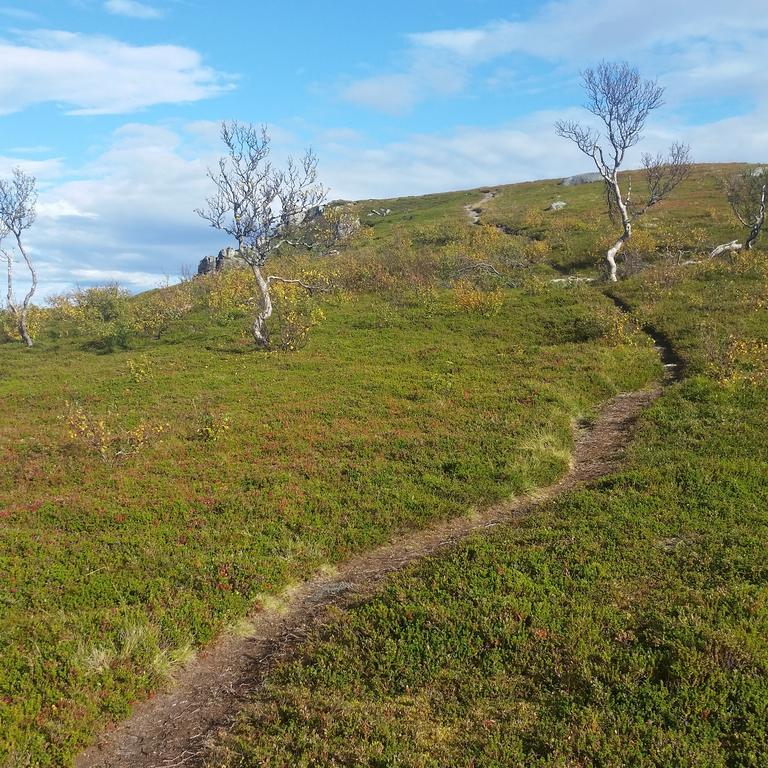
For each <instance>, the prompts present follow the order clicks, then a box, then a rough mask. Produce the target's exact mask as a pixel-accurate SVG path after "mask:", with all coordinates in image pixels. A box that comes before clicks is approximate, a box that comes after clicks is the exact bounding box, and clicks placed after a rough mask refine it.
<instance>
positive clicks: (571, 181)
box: [560, 173, 603, 187]
mask: <svg viewBox="0 0 768 768" xmlns="http://www.w3.org/2000/svg"><path fill="white" fill-rule="evenodd" d="M602 178H603V177H602V176H601V175H600V174H599V173H579V174H577V175H576V176H566V178H564V179H563V180H562V181H561V182H560V184H561V186H563V187H578V186H579V185H580V184H592V183H593V182H595V181H601V180H602Z"/></svg>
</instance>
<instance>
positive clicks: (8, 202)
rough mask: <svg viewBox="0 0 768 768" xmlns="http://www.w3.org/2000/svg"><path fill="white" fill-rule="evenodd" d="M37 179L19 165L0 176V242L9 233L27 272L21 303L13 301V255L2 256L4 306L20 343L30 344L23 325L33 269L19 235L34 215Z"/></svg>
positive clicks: (34, 287)
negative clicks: (6, 175)
mask: <svg viewBox="0 0 768 768" xmlns="http://www.w3.org/2000/svg"><path fill="white" fill-rule="evenodd" d="M36 206H37V182H36V180H35V177H34V176H29V175H27V174H26V173H24V171H22V170H21V169H20V168H15V169H14V171H13V175H12V177H11V178H10V179H0V242H2V240H3V239H4V237H7V236H8V235H9V234H12V235H13V237H14V239H15V241H16V248H17V249H18V251H19V253H20V254H21V256H22V258H23V259H24V263H25V264H26V265H27V269H28V270H29V274H30V287H29V290H28V291H27V293H26V295H25V296H24V299H23V301H22V302H21V304H17V303H16V301H15V298H14V295H13V257H12V255H11V254H9V253H8V252H7V251H3V255H4V257H5V259H6V261H7V287H8V291H7V300H8V308H9V309H10V311H11V312H12V313H13V314H14V316H15V319H16V323H17V327H18V330H19V335H20V336H21V338H22V340H23V341H24V343H25V344H26V345H27V346H28V347H31V346H32V344H33V342H32V338H31V336H30V335H29V331H28V328H27V315H28V312H29V305H30V302H31V301H32V297H33V296H34V295H35V291H36V290H37V272H36V271H35V266H34V264H33V263H32V259H31V258H30V256H29V253H28V251H27V249H26V247H25V245H24V239H23V234H24V231H25V230H27V229H29V228H30V227H31V226H32V225H33V224H34V223H35V219H36V218H37V210H36Z"/></svg>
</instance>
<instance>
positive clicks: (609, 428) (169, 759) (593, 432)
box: [76, 388, 661, 768]
mask: <svg viewBox="0 0 768 768" xmlns="http://www.w3.org/2000/svg"><path fill="white" fill-rule="evenodd" d="M660 392H661V389H660V388H656V389H650V390H643V391H639V392H631V393H629V394H622V395H618V396H617V397H614V398H613V399H612V400H610V401H609V402H608V403H607V405H606V406H605V407H604V408H603V410H602V412H601V413H600V416H599V417H598V419H597V420H596V422H595V423H594V425H593V426H592V427H591V428H589V429H587V428H586V427H580V428H579V429H578V430H577V434H576V444H575V449H574V455H573V462H572V467H571V469H570V471H569V472H568V473H567V474H566V475H565V477H563V478H562V480H560V482H558V483H556V484H555V485H553V486H550V487H549V488H547V489H545V490H543V491H541V492H539V493H538V494H537V496H536V497H535V498H518V499H513V500H511V501H508V502H505V503H501V504H497V505H495V506H492V507H489V508H487V509H485V510H483V511H481V512H479V513H477V514H475V515H472V516H470V517H461V518H458V519H454V520H450V521H448V522H445V523H441V524H439V525H436V526H434V527H432V528H430V529H427V530H424V531H419V532H416V533H412V534H407V535H404V536H401V537H399V538H397V539H396V540H394V541H393V542H391V543H390V544H387V545H385V546H383V547H380V548H378V549H375V550H373V551H372V552H368V553H365V554H362V555H359V556H357V557H355V558H353V559H351V560H349V561H348V562H346V563H344V564H342V565H341V566H339V567H338V569H336V570H335V571H334V572H333V573H326V574H321V575H318V576H316V577H314V578H313V579H311V580H310V581H307V582H305V583H303V584H301V585H300V586H299V587H297V588H296V589H295V590H294V591H293V592H291V593H290V594H289V595H287V596H285V599H284V602H283V605H282V606H281V607H279V608H275V609H269V610H263V611H260V612H258V613H255V614H253V615H252V616H251V617H250V619H249V631H248V634H247V636H242V635H240V636H225V637H223V638H221V639H220V640H219V641H218V642H217V643H216V644H214V646H213V647H212V648H210V649H209V650H207V651H205V652H203V653H201V654H200V655H199V656H198V657H197V658H196V659H195V660H194V661H192V662H191V663H190V664H188V665H187V666H186V667H185V668H184V669H182V670H181V671H179V672H178V674H177V675H176V680H175V684H174V685H173V687H172V688H171V689H170V690H169V691H167V692H164V693H160V694H158V695H156V696H154V697H153V698H152V699H150V700H148V701H146V702H144V703H142V704H139V705H138V706H137V707H136V708H135V710H134V713H133V715H132V716H131V717H130V718H129V719H128V720H126V721H125V722H123V723H122V724H120V725H119V726H118V727H117V728H116V729H115V730H113V731H111V732H109V733H107V734H105V735H103V736H102V737H101V739H100V741H99V743H98V744H97V745H96V746H94V747H92V748H91V749H89V750H87V751H86V752H84V753H83V754H81V755H80V757H79V759H78V760H77V761H76V767H77V768H128V767H129V766H130V768H164V767H166V768H170V767H171V766H194V765H199V761H200V756H201V753H202V750H203V746H204V742H205V740H206V737H207V736H209V735H210V734H211V733H212V732H213V731H214V730H215V729H217V728H219V727H221V726H223V725H226V724H227V723H228V722H230V721H231V719H232V718H233V717H234V716H235V715H236V714H237V713H238V712H239V711H240V710H241V709H242V707H243V705H244V703H245V701H246V700H247V697H248V695H249V693H251V692H253V690H254V688H256V687H258V685H259V684H260V683H261V682H262V680H263V679H264V677H265V676H266V675H267V673H268V672H269V670H270V669H271V668H272V666H273V664H274V662H275V661H276V660H279V659H280V658H282V657H284V656H285V655H287V654H288V653H290V651H291V650H292V649H294V648H295V647H296V646H297V645H298V644H299V643H300V642H301V641H302V639H303V638H304V637H305V636H306V633H307V631H308V629H310V628H311V627H312V626H313V625H314V624H316V623H317V622H319V621H322V619H323V616H324V615H325V613H326V611H327V609H328V607H329V606H341V607H344V606H348V605H350V604H352V603H354V602H357V601H360V600H361V599H363V598H365V597H366V596H368V595H370V594H371V592H372V591H373V590H374V588H375V587H376V585H377V584H378V583H379V582H380V581H381V580H382V579H383V578H384V577H385V576H386V575H387V574H389V573H391V572H393V571H397V570H400V569H402V568H404V567H405V566H407V565H408V564H409V563H412V562H414V561H416V560H419V559H421V558H423V557H425V556H427V555H431V554H433V553H436V552H439V551H440V550H443V549H445V548H447V547H450V546H451V545H453V544H455V543H456V542H459V541H461V540H462V539H465V538H466V537H467V536H469V535H471V534H472V533H475V532H476V531H481V530H484V529H488V528H492V527H494V526H497V525H500V524H502V523H509V522H512V521H514V520H515V519H516V518H518V517H520V516H521V515H523V514H525V513H527V512H529V511H531V510H532V509H534V508H535V507H536V506H537V505H538V504H541V503H542V502H544V501H547V500H549V499H551V498H553V497H554V496H557V495H558V494H561V493H563V492H564V491H567V490H569V489H572V488H574V487H576V486H578V485H582V484H584V483H588V482H590V481H592V480H595V479H596V478H599V477H602V476H604V475H608V474H610V473H611V472H614V471H615V470H616V469H617V468H618V467H619V465H620V463H621V460H622V456H623V452H624V449H625V447H626V446H627V445H628V444H629V443H630V441H631V439H632V435H633V432H634V428H635V424H636V421H637V418H638V416H639V415H640V414H641V413H642V411H643V410H644V409H645V408H646V407H647V406H648V405H649V404H650V403H651V402H653V400H655V399H656V397H658V395H659V394H660Z"/></svg>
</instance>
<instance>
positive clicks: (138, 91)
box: [0, 30, 233, 115]
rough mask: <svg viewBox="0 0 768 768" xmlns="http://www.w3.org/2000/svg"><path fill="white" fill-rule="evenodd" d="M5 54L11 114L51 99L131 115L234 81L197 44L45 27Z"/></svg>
mask: <svg viewBox="0 0 768 768" xmlns="http://www.w3.org/2000/svg"><path fill="white" fill-rule="evenodd" d="M0 60H2V61H3V62H4V64H3V77H2V79H1V80H0V113H6V114H7V113H10V112H17V111H20V110H22V109H24V108H26V107H29V106H31V105H33V104H40V103H44V102H54V103H57V104H63V105H66V106H67V107H68V108H69V109H68V111H69V113H70V114H79V115H97V114H124V113H129V112H134V111H136V110H140V109H143V108H145V107H150V106H153V105H155V104H164V103H165V104H168V103H184V102H192V101H199V100H201V99H205V98H209V97H211V96H215V95H217V94H219V93H221V92H222V91H225V90H228V89H230V88H231V87H233V84H232V81H231V78H228V77H227V76H225V75H223V74H222V73H219V72H216V71H215V70H214V69H212V68H211V67H208V66H206V65H205V64H203V62H202V58H201V56H200V54H199V53H197V52H196V51H194V50H191V49H189V48H183V47H180V46H176V45H146V46H138V45H130V44H128V43H124V42H121V41H119V40H115V39H113V38H110V37H98V36H92V35H84V34H76V33H72V32H60V31H51V30H37V31H35V32H29V33H25V34H24V35H23V36H17V37H16V38H15V39H13V40H11V41H8V40H6V41H0Z"/></svg>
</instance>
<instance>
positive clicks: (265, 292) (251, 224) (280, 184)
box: [195, 121, 326, 348]
mask: <svg viewBox="0 0 768 768" xmlns="http://www.w3.org/2000/svg"><path fill="white" fill-rule="evenodd" d="M221 139H222V141H223V142H224V145H225V147H226V150H227V154H226V155H225V156H223V157H221V158H220V159H219V164H218V167H217V168H216V169H215V170H210V169H209V171H208V177H209V178H210V179H211V181H212V182H213V184H214V187H215V192H214V194H213V195H212V196H211V197H209V198H208V199H207V200H206V207H205V208H200V209H197V210H196V211H195V212H196V213H197V214H198V215H199V216H201V217H202V218H203V219H205V220H206V221H207V222H208V223H209V224H210V225H211V226H212V227H214V228H215V229H219V230H221V231H223V232H226V233H227V234H229V235H230V236H231V237H233V238H234V239H235V240H236V241H237V249H238V256H239V257H240V258H241V259H242V260H243V261H244V262H245V263H246V264H247V265H248V266H249V267H250V269H251V271H252V272H253V276H254V280H255V283H256V287H257V289H258V296H257V297H256V305H257V306H256V313H255V316H254V318H253V325H252V332H253V339H254V341H255V342H256V344H257V345H258V346H260V347H264V348H266V347H268V346H269V332H268V329H267V320H269V318H270V317H271V316H272V297H271V295H270V286H271V285H272V284H273V283H275V282H284V283H296V284H299V285H301V286H302V287H304V288H306V289H307V290H313V286H310V285H305V284H304V283H302V281H301V280H290V279H287V278H283V277H279V276H277V275H267V274H265V273H264V271H263V270H264V266H265V264H266V263H267V262H268V261H269V259H270V257H271V256H273V255H274V253H275V252H276V251H277V250H279V249H280V248H281V247H282V246H284V245H292V246H306V247H310V246H311V245H312V243H311V242H310V239H309V237H310V235H309V231H308V228H307V227H302V224H303V223H304V220H305V218H306V217H307V216H308V214H309V213H310V212H311V211H313V210H314V209H317V207H318V206H320V205H321V204H322V203H323V202H324V200H325V198H326V190H325V188H324V187H323V186H322V185H321V184H320V183H319V182H318V180H317V158H316V157H315V155H314V154H313V153H312V151H311V150H308V151H307V152H306V154H305V155H304V157H303V158H302V159H301V160H299V161H298V162H297V161H295V160H294V159H293V158H289V159H288V161H287V163H286V166H285V168H282V169H281V168H276V167H275V166H273V165H272V164H271V162H270V160H269V155H270V146H269V145H270V138H269V136H268V134H267V131H266V128H265V127H264V126H262V127H261V128H260V129H257V128H255V127H254V126H252V125H250V124H248V123H239V122H237V121H231V122H224V123H222V125H221Z"/></svg>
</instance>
